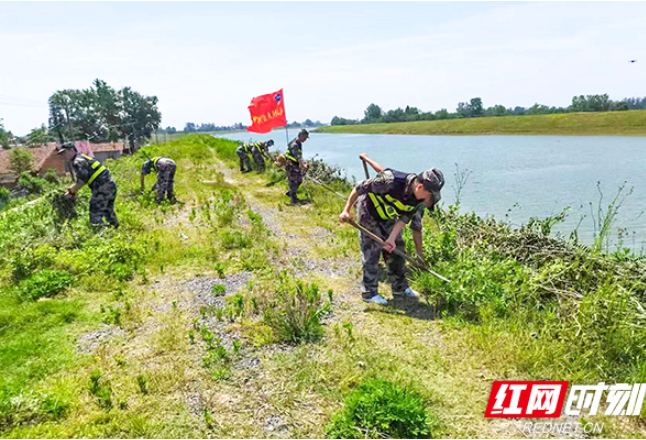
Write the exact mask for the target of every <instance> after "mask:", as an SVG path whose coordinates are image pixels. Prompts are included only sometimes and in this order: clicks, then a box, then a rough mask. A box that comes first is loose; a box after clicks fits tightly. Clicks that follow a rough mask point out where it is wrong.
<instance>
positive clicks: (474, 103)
mask: <svg viewBox="0 0 646 440" xmlns="http://www.w3.org/2000/svg"><path fill="white" fill-rule="evenodd" d="M469 113H470V115H471V117H472V118H474V117H475V118H477V117H480V116H483V115H484V108H483V106H482V99H480V98H471V101H470V102H469Z"/></svg>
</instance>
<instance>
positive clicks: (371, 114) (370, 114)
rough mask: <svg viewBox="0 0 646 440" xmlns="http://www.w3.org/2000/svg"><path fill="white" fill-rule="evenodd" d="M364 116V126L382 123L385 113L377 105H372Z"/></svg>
mask: <svg viewBox="0 0 646 440" xmlns="http://www.w3.org/2000/svg"><path fill="white" fill-rule="evenodd" d="M363 114H364V118H363V121H362V122H363V123H364V124H373V123H375V122H381V118H382V116H383V115H384V111H383V110H382V109H381V107H379V106H378V105H377V104H370V105H369V106H368V107H367V108H366V110H365V111H364V112H363Z"/></svg>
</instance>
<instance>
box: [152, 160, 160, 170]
mask: <svg viewBox="0 0 646 440" xmlns="http://www.w3.org/2000/svg"><path fill="white" fill-rule="evenodd" d="M159 159H161V158H160V157H153V158H152V159H151V160H152V161H153V168H154V169H155V171H157V162H159Z"/></svg>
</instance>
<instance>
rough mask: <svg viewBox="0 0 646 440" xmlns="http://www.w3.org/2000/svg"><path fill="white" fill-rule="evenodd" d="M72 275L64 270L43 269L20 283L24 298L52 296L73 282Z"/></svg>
mask: <svg viewBox="0 0 646 440" xmlns="http://www.w3.org/2000/svg"><path fill="white" fill-rule="evenodd" d="M73 280H74V279H73V278H72V275H71V274H70V273H69V272H66V271H63V270H42V271H40V272H38V273H36V274H34V275H32V276H31V277H29V278H27V279H26V280H23V281H21V282H20V284H19V285H18V291H19V296H20V297H21V298H22V299H23V300H34V301H35V300H37V299H39V298H43V297H48V298H49V297H52V296H54V295H57V294H59V293H61V292H63V291H64V290H65V289H67V288H68V287H69V286H71V285H72V282H73Z"/></svg>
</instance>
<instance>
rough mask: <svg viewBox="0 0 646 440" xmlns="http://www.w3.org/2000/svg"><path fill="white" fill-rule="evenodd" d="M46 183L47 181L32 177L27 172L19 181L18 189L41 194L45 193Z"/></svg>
mask: <svg viewBox="0 0 646 440" xmlns="http://www.w3.org/2000/svg"><path fill="white" fill-rule="evenodd" d="M45 183H46V182H45V180H43V179H41V178H40V177H35V176H32V175H31V174H30V173H29V172H28V171H25V172H23V173H22V174H21V175H20V179H18V189H24V190H26V191H28V192H29V193H30V194H40V193H42V192H43V188H44V186H45Z"/></svg>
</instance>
